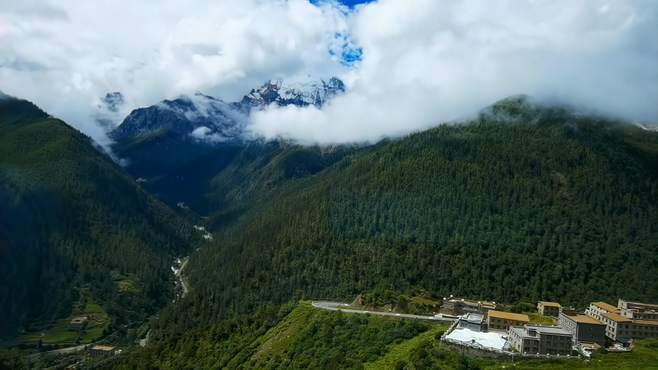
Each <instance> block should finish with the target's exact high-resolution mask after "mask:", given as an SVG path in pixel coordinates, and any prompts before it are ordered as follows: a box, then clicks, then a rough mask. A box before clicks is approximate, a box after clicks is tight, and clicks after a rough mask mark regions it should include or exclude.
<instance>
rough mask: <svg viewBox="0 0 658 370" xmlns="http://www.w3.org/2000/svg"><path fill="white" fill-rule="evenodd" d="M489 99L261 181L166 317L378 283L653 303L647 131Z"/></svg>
mask: <svg viewBox="0 0 658 370" xmlns="http://www.w3.org/2000/svg"><path fill="white" fill-rule="evenodd" d="M501 104H502V105H501ZM501 104H499V105H497V106H494V108H495V109H494V111H493V113H492V112H488V113H487V114H483V115H482V116H481V117H479V118H478V119H476V120H474V121H473V122H469V123H467V124H462V125H452V126H440V127H437V128H435V129H432V130H429V131H426V132H421V133H417V134H414V135H411V136H409V137H406V138H403V139H400V140H392V141H386V142H382V143H380V144H378V145H376V146H374V147H371V148H369V149H367V150H361V151H359V152H355V153H353V154H351V155H347V156H346V157H344V158H343V159H342V160H340V161H338V162H337V163H336V164H334V165H332V166H330V167H329V168H327V169H325V170H323V171H321V172H319V173H316V174H314V175H309V176H305V177H302V178H295V179H289V180H288V181H284V182H282V183H279V184H278V186H273V187H269V188H266V187H261V191H260V193H259V192H256V194H255V195H252V198H251V200H250V202H249V203H248V204H247V205H244V203H242V206H243V208H244V209H246V211H244V212H243V213H241V214H240V215H239V216H238V217H235V218H234V219H233V220H232V221H230V222H227V223H226V224H222V223H218V225H220V226H219V227H218V228H217V237H216V239H215V243H214V244H213V245H212V246H211V247H206V248H202V249H201V250H200V251H199V252H198V253H196V254H195V255H194V256H193V258H192V261H191V263H190V266H191V269H190V282H191V284H192V286H193V287H194V292H193V295H194V296H196V297H195V298H192V297H191V298H190V299H192V300H194V303H193V304H192V305H191V306H188V307H186V308H185V309H181V313H179V315H177V317H185V316H186V315H193V317H195V318H201V319H202V320H203V319H207V320H213V319H215V318H218V317H225V316H226V315H230V314H231V313H232V312H250V311H253V310H255V309H257V308H258V307H259V306H260V305H262V304H263V303H264V302H272V303H281V302H286V301H288V300H289V299H291V298H303V297H312V298H323V297H327V298H328V297H331V298H340V299H346V300H347V299H352V298H353V297H354V296H355V295H357V294H358V293H360V292H363V291H366V290H370V289H372V288H375V287H385V288H389V289H394V290H397V291H408V290H410V289H415V288H421V289H425V290H428V291H430V292H434V293H435V294H437V295H439V296H443V295H447V294H455V295H463V296H469V297H474V298H482V299H489V300H494V301H499V302H509V303H514V302H517V301H519V300H525V301H530V302H533V301H536V300H539V299H550V300H558V301H561V302H564V303H566V304H575V305H583V304H585V303H586V302H588V301H590V300H594V299H600V300H610V301H612V302H614V301H615V300H616V299H617V298H618V297H626V298H630V299H640V300H648V301H655V300H658V284H657V283H656V281H655V279H651V278H648V276H652V275H654V274H655V273H656V272H658V254H657V253H656V252H657V251H658V222H656V221H657V220H658V207H657V206H658V204H657V200H658V197H657V196H658V172H657V171H656V168H658V167H657V164H658V135H656V134H655V133H650V132H646V131H642V130H641V129H639V128H635V127H632V126H629V125H624V124H621V123H617V122H613V121H608V120H605V119H600V118H597V117H592V116H583V115H576V114H572V113H570V112H569V111H568V110H565V109H561V108H534V107H533V108H532V109H530V108H528V107H527V106H524V105H523V104H525V103H522V104H521V108H520V109H517V108H518V104H519V102H515V101H511V102H510V101H507V102H503V103H501ZM510 107H511V108H510ZM519 112H520V113H519ZM501 116H504V119H502V118H501ZM297 160H298V161H299V160H300V158H297ZM254 176H262V172H256V173H255V175H254ZM183 312H184V313H183ZM191 312H193V313H191Z"/></svg>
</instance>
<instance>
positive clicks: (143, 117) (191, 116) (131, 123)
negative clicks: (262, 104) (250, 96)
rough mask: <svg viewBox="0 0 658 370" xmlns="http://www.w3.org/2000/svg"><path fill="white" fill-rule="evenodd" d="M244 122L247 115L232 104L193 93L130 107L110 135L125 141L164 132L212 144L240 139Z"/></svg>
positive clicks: (117, 139)
mask: <svg viewBox="0 0 658 370" xmlns="http://www.w3.org/2000/svg"><path fill="white" fill-rule="evenodd" d="M245 123H246V116H245V115H244V114H243V113H241V112H240V111H238V110H237V109H235V107H234V106H232V105H230V104H227V103H225V102H223V101H221V100H219V99H216V98H213V97H211V96H207V95H203V94H201V93H196V94H194V95H192V96H181V97H179V98H177V99H174V100H164V101H163V102H161V103H159V104H156V105H153V106H150V107H147V108H139V109H136V110H134V111H132V112H131V113H130V114H129V115H128V117H126V118H125V119H124V121H123V123H121V125H119V126H118V127H117V128H116V129H115V130H113V131H112V133H111V134H110V137H111V138H112V139H114V140H115V141H117V142H125V141H128V140H135V139H143V138H146V137H148V136H149V135H154V134H159V133H162V132H167V133H171V134H174V135H178V136H180V138H181V139H183V140H190V141H199V142H203V143H209V144H212V143H218V142H226V141H238V140H240V139H241V135H242V134H243V129H244V125H245Z"/></svg>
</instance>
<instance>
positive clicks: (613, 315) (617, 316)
mask: <svg viewBox="0 0 658 370" xmlns="http://www.w3.org/2000/svg"><path fill="white" fill-rule="evenodd" d="M603 316H605V317H607V318H608V319H610V320H612V321H616V322H631V321H632V320H631V319H629V318H628V317H624V316H622V315H620V314H618V313H616V312H608V313H606V314H603Z"/></svg>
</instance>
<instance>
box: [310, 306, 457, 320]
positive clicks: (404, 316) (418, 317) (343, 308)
mask: <svg viewBox="0 0 658 370" xmlns="http://www.w3.org/2000/svg"><path fill="white" fill-rule="evenodd" d="M311 305H312V306H313V307H315V308H319V309H321V310H329V311H341V312H347V313H360V314H371V315H379V316H391V317H398V318H402V319H413V320H428V321H438V322H453V321H455V320H456V319H453V318H447V317H443V316H423V315H412V314H408V313H396V312H382V311H369V310H357V309H354V308H349V307H350V305H349V304H347V303H341V302H331V301H312V302H311Z"/></svg>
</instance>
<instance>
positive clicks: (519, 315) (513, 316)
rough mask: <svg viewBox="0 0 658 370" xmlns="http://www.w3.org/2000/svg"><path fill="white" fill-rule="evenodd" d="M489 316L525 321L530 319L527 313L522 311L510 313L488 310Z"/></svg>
mask: <svg viewBox="0 0 658 370" xmlns="http://www.w3.org/2000/svg"><path fill="white" fill-rule="evenodd" d="M489 317H495V318H498V319H504V320H514V321H525V322H529V321H530V318H529V317H528V315H524V314H522V313H512V312H504V311H494V310H491V311H489Z"/></svg>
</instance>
